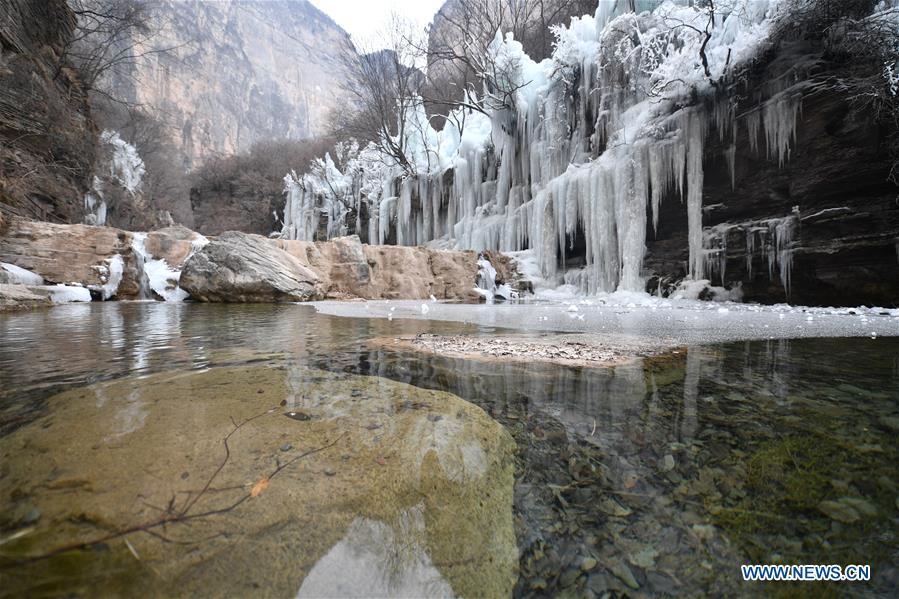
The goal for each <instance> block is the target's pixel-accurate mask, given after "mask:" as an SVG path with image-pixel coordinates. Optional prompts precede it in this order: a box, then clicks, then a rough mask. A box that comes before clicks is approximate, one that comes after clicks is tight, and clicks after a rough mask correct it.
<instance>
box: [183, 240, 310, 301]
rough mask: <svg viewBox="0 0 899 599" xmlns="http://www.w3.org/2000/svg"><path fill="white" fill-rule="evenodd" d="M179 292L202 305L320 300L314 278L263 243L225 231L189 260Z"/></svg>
mask: <svg viewBox="0 0 899 599" xmlns="http://www.w3.org/2000/svg"><path fill="white" fill-rule="evenodd" d="M181 287H182V289H184V290H185V291H187V292H188V293H189V294H190V296H191V297H192V298H193V299H196V300H199V301H204V302H303V301H308V300H312V299H317V298H319V297H321V290H320V281H319V278H318V276H316V274H315V273H314V272H313V271H312V270H310V269H309V268H307V267H305V266H303V265H302V264H301V263H300V262H299V261H298V260H297V259H296V258H294V257H293V256H291V255H290V254H288V253H287V252H285V251H283V250H281V249H278V248H277V247H276V246H275V245H274V244H272V243H271V242H269V240H268V239H266V238H265V237H261V236H259V235H249V234H246V233H238V232H237V231H229V232H227V233H225V234H223V235H222V236H221V237H218V238H217V239H215V240H213V241H211V242H210V243H209V244H208V245H207V246H206V247H204V248H203V249H202V250H201V251H199V252H197V253H196V254H194V255H193V256H192V257H191V258H190V259H189V260H188V261H187V263H186V264H185V265H184V269H183V270H182V272H181Z"/></svg>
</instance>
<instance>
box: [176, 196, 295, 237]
mask: <svg viewBox="0 0 899 599" xmlns="http://www.w3.org/2000/svg"><path fill="white" fill-rule="evenodd" d="M190 206H191V209H192V210H193V219H194V224H195V228H196V230H197V232H199V233H202V234H203V235H221V234H222V233H224V232H225V231H234V230H239V231H243V232H245V233H255V234H257V235H268V234H269V233H271V232H272V231H275V230H280V224H278V223H277V222H276V221H275V214H276V213H279V212H281V211H283V210H284V197H283V196H278V197H270V198H267V197H264V196H263V194H261V193H252V192H250V193H244V192H242V191H241V190H237V189H212V188H210V187H198V188H194V189H191V191H190Z"/></svg>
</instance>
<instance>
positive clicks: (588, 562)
mask: <svg viewBox="0 0 899 599" xmlns="http://www.w3.org/2000/svg"><path fill="white" fill-rule="evenodd" d="M597 563H598V562H597V561H596V559H595V558H592V557H585V558H584V560H583V561H582V562H581V570H583V571H584V572H589V571H590V570H592V569H594V568H595V567H596V564H597Z"/></svg>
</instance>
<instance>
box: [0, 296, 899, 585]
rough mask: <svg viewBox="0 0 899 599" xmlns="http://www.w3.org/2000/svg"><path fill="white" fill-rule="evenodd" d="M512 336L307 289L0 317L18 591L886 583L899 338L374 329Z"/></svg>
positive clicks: (6, 502) (4, 568) (2, 475)
mask: <svg viewBox="0 0 899 599" xmlns="http://www.w3.org/2000/svg"><path fill="white" fill-rule="evenodd" d="M481 310H483V308H481ZM718 317H719V313H717V312H716V313H715V318H718ZM566 318H567V317H566ZM635 318H636V317H635ZM872 318H873V317H872ZM512 320H514V317H506V318H504V319H503V322H504V324H505V323H506V322H508V321H512ZM893 320H894V319H893V318H892V317H890V320H889V321H884V322H888V323H889V326H894V324H895V323H894V322H893ZM875 325H876V326H880V325H879V324H877V323H876V322H875ZM863 326H864V328H865V329H868V328H873V327H872V326H871V325H869V324H868V323H865V324H864V325H863ZM574 332H575V333H576V332H577V331H574ZM501 333H506V334H507V333H508V330H507V329H501V328H497V327H496V326H492V325H487V324H483V323H482V324H465V323H459V322H450V321H434V320H422V319H419V320H410V319H404V318H399V317H398V318H394V319H392V320H388V319H387V318H359V317H356V318H347V317H339V316H329V315H325V314H320V313H317V312H316V311H315V310H314V309H313V308H312V307H310V306H299V305H282V306H271V305H240V306H238V305H230V306H226V305H201V304H174V303H151V302H135V303H125V302H109V303H103V304H100V303H92V304H83V305H68V306H62V307H57V308H54V309H52V310H47V311H37V312H30V313H22V314H11V315H0V596H20V595H29V596H60V595H65V596H71V595H75V596H81V595H98V594H99V595H129V594H134V593H135V589H136V588H140V589H141V594H142V595H149V596H171V595H173V594H204V595H213V596H225V595H229V596H245V595H247V594H260V595H263V596H322V595H329V594H330V595H341V596H347V595H353V594H360V595H369V596H371V595H390V596H424V595H426V596H457V595H463V596H503V595H509V594H512V595H515V596H547V595H551V596H566V595H567V596H574V597H584V596H587V597H593V596H596V597H601V596H665V595H689V596H697V595H714V596H749V595H757V594H758V593H760V592H764V593H768V594H781V595H783V596H796V595H807V596H815V597H818V596H826V595H833V596H843V595H848V596H892V595H893V593H895V590H896V588H897V586H899V446H897V443H896V439H897V436H899V338H896V337H883V336H877V337H875V338H869V337H861V338H818V339H816V338H804V339H786V338H779V339H755V340H750V341H730V342H726V343H718V344H711V345H695V344H687V345H685V346H678V347H674V346H672V347H669V348H668V349H667V350H666V352H664V353H661V354H659V355H653V356H651V357H634V358H633V359H630V360H625V361H622V362H621V363H618V364H616V365H615V366H614V367H606V368H594V369H590V368H578V367H563V366H558V365H552V364H544V363H527V362H526V361H522V362H514V361H504V362H497V361H482V360H469V359H464V358H459V357H447V356H440V355H435V354H433V353H422V352H416V351H414V350H412V349H409V348H408V347H403V348H392V347H390V345H389V344H384V343H378V344H373V343H369V340H373V339H383V338H385V337H390V336H410V335H411V336H414V335H417V334H435V335H473V336H491V335H497V334H501ZM644 334H645V333H644ZM225 439H228V441H229V443H228V446H227V449H226V447H225V444H224V443H223V440H225ZM130 529H134V530H133V532H131V533H129V534H127V535H125V534H121V533H122V532H124V531H128V530H130ZM82 545H83V546H82ZM60 549H67V550H66V551H59V550H60ZM68 549H71V550H68ZM34 558H40V559H34ZM745 563H785V564H817V563H821V564H832V563H837V564H841V565H847V564H870V565H871V580H870V581H869V582H857V583H849V582H846V583H747V582H743V580H742V578H741V575H740V565H741V564H745ZM135 585H139V587H136V586H135Z"/></svg>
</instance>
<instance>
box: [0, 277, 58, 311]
mask: <svg viewBox="0 0 899 599" xmlns="http://www.w3.org/2000/svg"><path fill="white" fill-rule="evenodd" d="M49 305H50V299H49V298H48V297H47V296H44V295H40V294H37V293H35V292H34V290H33V289H30V288H29V287H27V286H25V285H7V284H5V283H0V312H4V311H11V310H22V309H27V308H36V307H39V306H49Z"/></svg>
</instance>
